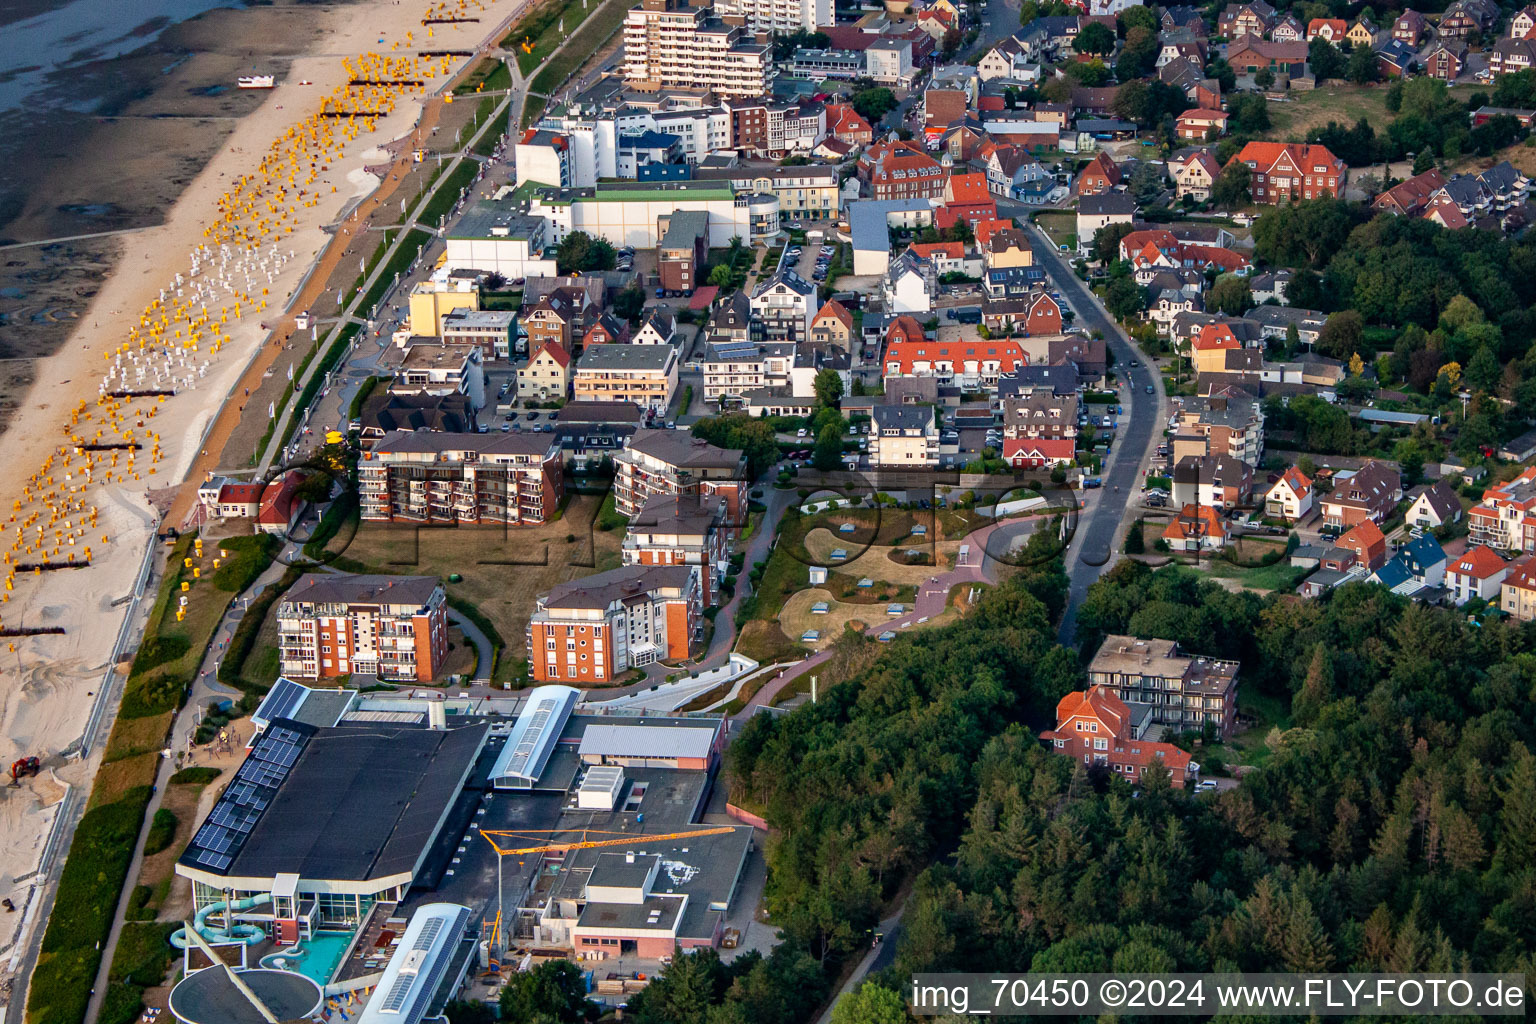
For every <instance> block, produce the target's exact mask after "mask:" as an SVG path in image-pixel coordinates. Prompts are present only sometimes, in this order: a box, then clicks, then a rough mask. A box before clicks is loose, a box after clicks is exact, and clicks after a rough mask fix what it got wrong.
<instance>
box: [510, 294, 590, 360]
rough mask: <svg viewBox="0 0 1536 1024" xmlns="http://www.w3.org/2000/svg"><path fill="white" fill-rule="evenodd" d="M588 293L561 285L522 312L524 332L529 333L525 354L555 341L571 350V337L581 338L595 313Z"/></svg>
mask: <svg viewBox="0 0 1536 1024" xmlns="http://www.w3.org/2000/svg"><path fill="white" fill-rule="evenodd" d="M590 307H591V303H589V302H588V301H587V293H586V292H585V291H584V290H582V289H581V288H578V287H575V286H573V285H562V286H561V287H559V288H556V289H554V290H553V291H551V292H549V293H548V294H546V295H543V296H540V297H539V299H538V300H537V301H536V302H534V303H533V304H532V305H531V306H529V307H528V308H527V309H526V310H525V312H524V313H523V329H524V330H526V331H527V332H528V351H530V352H537V351H538V350H539V349H540V348H541V347H542V346H543V345H544V344H545V343H547V342H551V341H553V342H557V343H558V344H559V345H560V346H561V347H562V348H564V349H565V350H566V351H570V349H571V343H572V338H573V336H574V337H576V338H579V337H581V335H582V333H584V332H585V330H586V327H587V326H588V323H589V321H591V320H595V319H596V316H595V311H594V313H593V314H592V315H589V313H588V310H589V308H590Z"/></svg>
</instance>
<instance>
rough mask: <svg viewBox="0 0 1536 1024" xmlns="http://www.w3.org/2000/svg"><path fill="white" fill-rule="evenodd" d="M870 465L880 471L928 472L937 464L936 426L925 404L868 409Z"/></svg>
mask: <svg viewBox="0 0 1536 1024" xmlns="http://www.w3.org/2000/svg"><path fill="white" fill-rule="evenodd" d="M871 416H872V419H873V421H874V422H873V425H872V427H871V428H870V432H869V464H870V465H871V466H875V467H877V468H880V469H928V468H931V467H933V466H937V465H938V464H939V426H938V423H936V422H935V421H934V418H933V410H932V409H931V408H929V407H928V406H926V405H877V406H875V407H874V409H873V410H871Z"/></svg>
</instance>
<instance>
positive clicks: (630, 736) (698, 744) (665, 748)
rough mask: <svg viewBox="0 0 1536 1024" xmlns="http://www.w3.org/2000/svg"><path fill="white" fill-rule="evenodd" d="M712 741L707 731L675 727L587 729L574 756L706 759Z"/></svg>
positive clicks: (709, 730)
mask: <svg viewBox="0 0 1536 1024" xmlns="http://www.w3.org/2000/svg"><path fill="white" fill-rule="evenodd" d="M714 738H715V736H714V731H713V730H711V729H700V728H691V729H690V728H686V727H683V726H679V725H651V724H649V723H637V724H636V725H631V726H622V725H589V726H587V730H586V732H584V733H582V736H581V746H580V747H579V748H578V752H579V753H580V754H581V755H582V756H583V757H588V756H600V757H658V758H666V757H708V756H709V751H710V747H711V746H712V745H713V743H714Z"/></svg>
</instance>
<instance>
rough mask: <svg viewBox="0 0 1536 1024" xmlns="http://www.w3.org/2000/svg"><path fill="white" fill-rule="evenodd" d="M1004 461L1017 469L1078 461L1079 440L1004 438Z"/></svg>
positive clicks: (1043, 467)
mask: <svg viewBox="0 0 1536 1024" xmlns="http://www.w3.org/2000/svg"><path fill="white" fill-rule="evenodd" d="M1003 461H1005V462H1007V463H1008V464H1009V465H1010V466H1013V467H1014V468H1015V469H1049V468H1052V467H1055V466H1071V465H1073V464H1074V463H1075V462H1076V461H1077V442H1076V441H1073V440H1070V439H1067V438H1054V439H1053V438H1048V437H1040V438H1029V437H1021V438H1004V439H1003Z"/></svg>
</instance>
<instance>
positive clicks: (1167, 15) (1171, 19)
mask: <svg viewBox="0 0 1536 1024" xmlns="http://www.w3.org/2000/svg"><path fill="white" fill-rule="evenodd" d="M1158 24H1159V26H1160V29H1161V31H1163V32H1170V31H1173V30H1175V29H1183V30H1185V31H1187V32H1192V33H1194V34H1196V35H1202V36H1203V35H1205V32H1206V28H1205V15H1204V14H1203V13H1202V12H1201V10H1200V8H1199V7H1195V6H1193V5H1182V6H1180V5H1175V6H1171V7H1164V8H1163V9H1162V14H1160V15H1159V16H1158Z"/></svg>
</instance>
